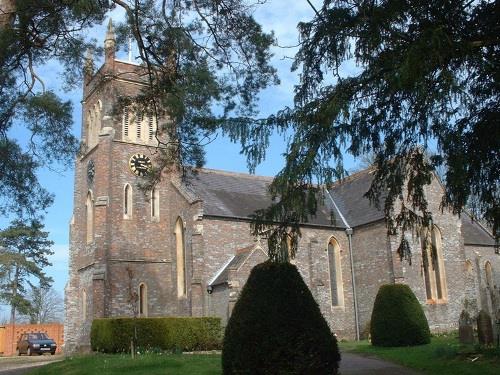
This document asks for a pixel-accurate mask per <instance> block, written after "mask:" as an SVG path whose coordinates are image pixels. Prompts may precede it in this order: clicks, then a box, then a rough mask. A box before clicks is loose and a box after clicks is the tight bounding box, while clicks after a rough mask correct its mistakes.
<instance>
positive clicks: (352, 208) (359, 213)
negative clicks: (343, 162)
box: [330, 169, 385, 227]
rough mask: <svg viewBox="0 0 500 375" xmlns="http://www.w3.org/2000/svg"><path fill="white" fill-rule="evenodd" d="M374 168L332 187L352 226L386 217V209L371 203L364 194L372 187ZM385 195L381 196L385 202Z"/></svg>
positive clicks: (340, 208) (343, 212)
mask: <svg viewBox="0 0 500 375" xmlns="http://www.w3.org/2000/svg"><path fill="white" fill-rule="evenodd" d="M374 172H375V171H374V170H373V169H365V170H363V171H360V172H358V173H355V174H353V175H351V176H349V177H347V178H345V179H343V180H341V181H339V182H337V183H336V184H335V185H333V187H332V188H331V189H330V194H331V196H332V198H333V200H334V201H335V203H336V204H337V207H338V208H339V210H340V212H342V214H343V215H344V217H345V219H346V221H347V223H348V224H349V226H350V227H357V226H359V225H363V224H368V223H371V222H374V221H378V220H382V219H383V218H384V211H383V210H381V209H379V208H377V207H376V206H375V205H373V204H371V203H370V201H369V200H368V198H366V197H365V196H364V195H365V194H366V192H367V191H368V189H369V188H370V185H371V183H372V179H373V173H374ZM384 199H385V196H381V197H380V201H381V202H383V201H384Z"/></svg>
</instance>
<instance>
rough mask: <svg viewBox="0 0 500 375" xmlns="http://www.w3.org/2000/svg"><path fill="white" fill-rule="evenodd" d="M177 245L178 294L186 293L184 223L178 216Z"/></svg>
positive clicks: (183, 294)
mask: <svg viewBox="0 0 500 375" xmlns="http://www.w3.org/2000/svg"><path fill="white" fill-rule="evenodd" d="M175 247H176V256H177V258H176V261H177V296H178V297H182V296H185V295H186V251H185V245H184V225H183V223H182V219H181V218H178V219H177V222H176V223H175Z"/></svg>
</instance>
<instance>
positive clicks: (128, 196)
mask: <svg viewBox="0 0 500 375" xmlns="http://www.w3.org/2000/svg"><path fill="white" fill-rule="evenodd" d="M123 217H124V218H125V219H130V218H131V217H132V187H131V186H130V185H129V184H125V187H124V188H123Z"/></svg>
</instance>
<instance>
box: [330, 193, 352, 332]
mask: <svg viewBox="0 0 500 375" xmlns="http://www.w3.org/2000/svg"><path fill="white" fill-rule="evenodd" d="M325 192H326V195H328V198H330V201H331V202H332V204H333V206H334V207H335V209H336V210H337V212H338V213H339V216H340V219H341V220H342V222H343V223H344V225H345V226H346V230H345V233H346V235H347V240H348V242H349V261H350V263H351V280H352V295H353V300H354V324H355V326H356V341H359V314H358V296H357V293H356V277H355V274H354V258H353V255H352V233H353V230H352V228H351V226H350V225H349V223H348V222H347V220H346V219H345V217H344V215H342V212H340V210H339V208H338V206H337V204H336V203H335V201H334V200H333V197H332V195H331V194H330V192H329V191H328V189H325Z"/></svg>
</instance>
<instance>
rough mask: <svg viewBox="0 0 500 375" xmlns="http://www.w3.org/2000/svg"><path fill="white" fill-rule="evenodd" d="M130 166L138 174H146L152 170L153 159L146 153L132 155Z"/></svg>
mask: <svg viewBox="0 0 500 375" xmlns="http://www.w3.org/2000/svg"><path fill="white" fill-rule="evenodd" d="M129 167H130V170H131V171H132V173H134V174H135V175H137V176H141V177H142V176H145V175H147V174H148V173H149V171H150V170H151V167H152V164H151V160H150V159H149V158H148V157H147V156H146V155H144V154H135V155H132V157H131V158H130V161H129Z"/></svg>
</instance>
